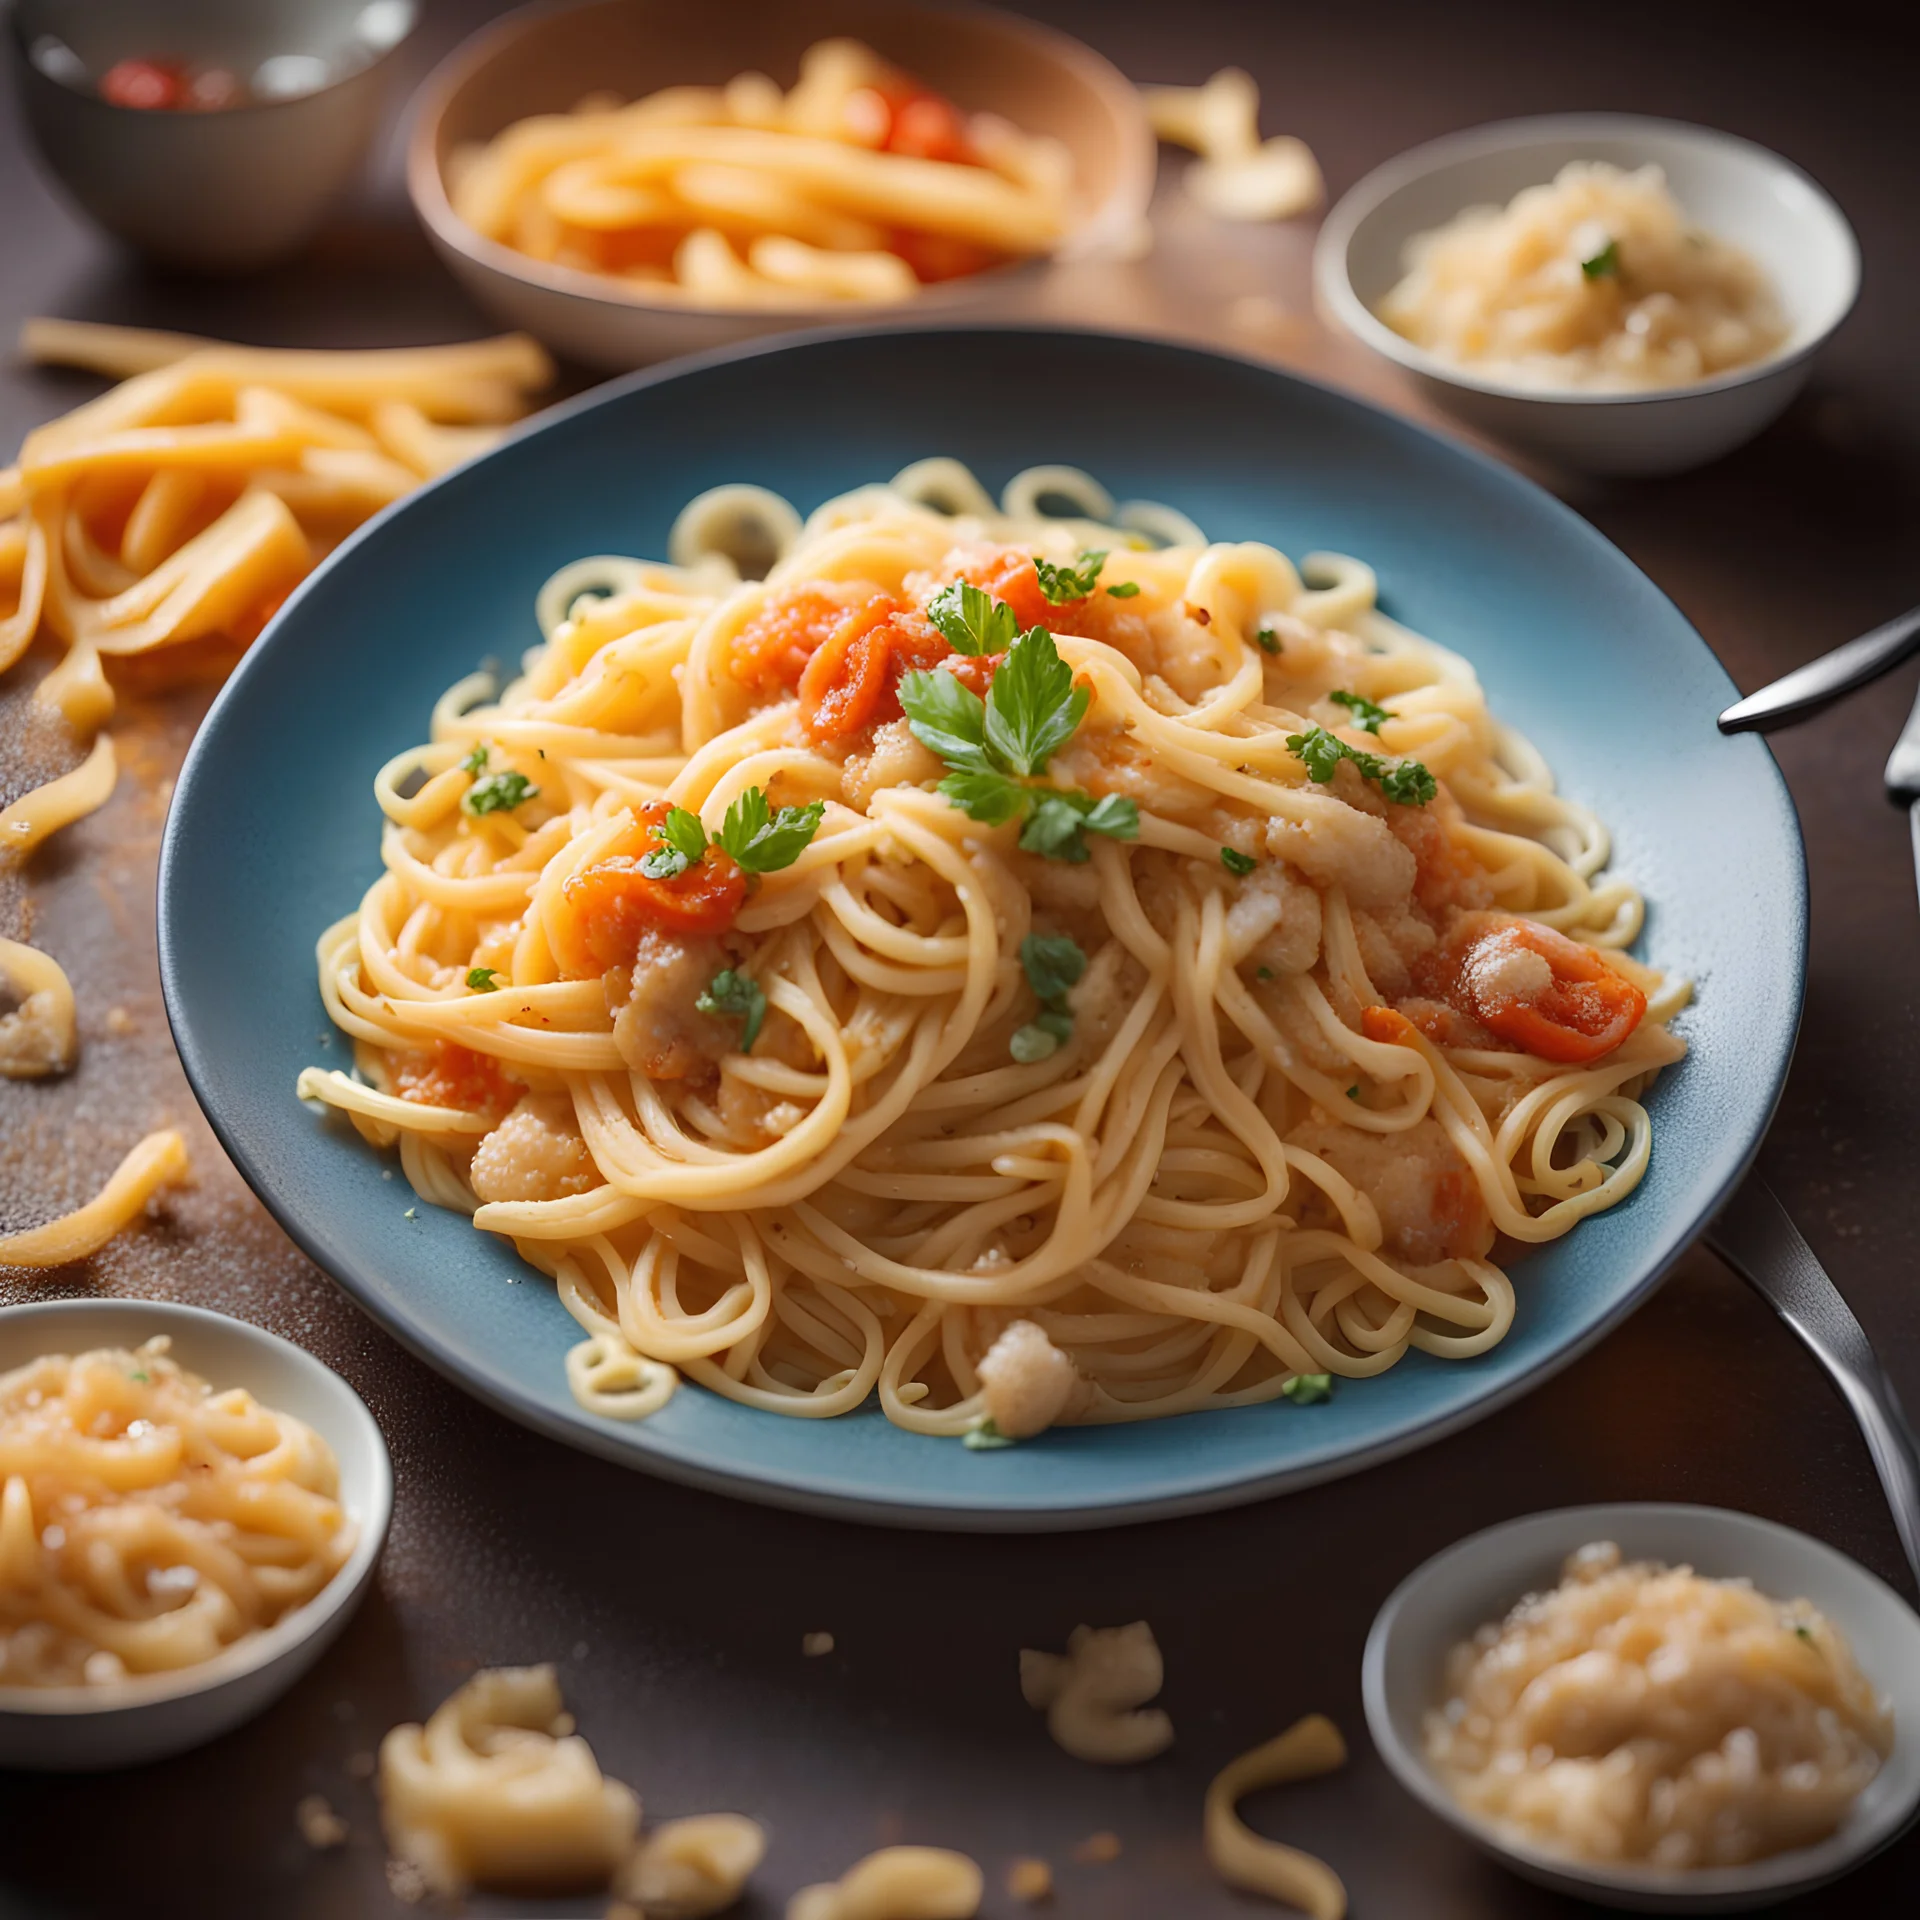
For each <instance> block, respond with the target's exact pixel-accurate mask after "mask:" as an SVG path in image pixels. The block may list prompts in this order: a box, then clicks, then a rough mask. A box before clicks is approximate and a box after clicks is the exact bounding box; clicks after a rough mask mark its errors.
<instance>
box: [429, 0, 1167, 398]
mask: <svg viewBox="0 0 1920 1920" xmlns="http://www.w3.org/2000/svg"><path fill="white" fill-rule="evenodd" d="M869 96H871V98H869ZM949 103H951V107H949ZM583 107H584V108H585V111H577V110H579V109H582V108H583ZM850 109H851V112H850V111H849V110H850ZM955 110H957V111H955ZM956 160H963V161H965V162H966V164H952V163H953V162H955V161H956ZM550 163H551V164H550ZM1154 164H1155V161H1154V143H1153V135H1152V133H1151V131H1150V129H1149V128H1148V125H1147V121H1146V116H1145V114H1144V112H1143V110H1142V108H1141V106H1140V103H1139V100H1138V97H1137V95H1136V94H1135V92H1134V90H1133V88H1132V87H1130V86H1129V85H1128V83H1127V82H1126V81H1125V80H1124V79H1123V78H1122V77H1121V75H1120V74H1119V73H1117V72H1116V71H1115V70H1114V69H1113V68H1112V67H1111V66H1109V65H1108V63H1107V62H1106V61H1104V60H1103V59H1101V58H1100V56H1099V55H1097V54H1095V53H1094V52H1093V51H1092V50H1091V49H1089V48H1087V47H1084V46H1082V45H1080V44H1079V43H1078V42H1077V41H1073V40H1069V39H1068V38H1066V37H1065V36H1064V35H1061V34H1058V33H1055V32H1053V31H1051V30H1050V29H1047V28H1044V27H1040V26H1037V25H1034V24H1032V23H1030V22H1028V21H1024V20H1019V19H1016V18H1014V17H1012V16H1011V15H1006V14H1000V13H995V12H992V11H989V10H987V9H984V8H974V9H969V10H967V11H965V12H948V11H945V10H944V9H936V8H933V7H922V6H917V5H888V4H879V3H878V0H865V3H863V4H855V5H851V6H837V7H830V6H825V5H818V4H809V3H808V0H793V3H792V4H764V3H763V4H759V5H754V6H750V7H730V8H726V9H715V10H711V11H710V12H699V11H695V10H691V9H686V8H680V7H670V6H667V5H664V4H661V3H660V0H592V3H591V4H588V5H584V6H578V7H572V8H567V9H563V10H560V11H552V10H548V9H544V8H543V9H530V10H527V11H525V12H522V13H519V14H514V15H510V16H509V17H508V18H507V19H505V20H503V21H500V22H497V23H496V24H495V25H494V26H492V27H490V28H488V29H486V30H485V31H484V32H482V33H480V34H478V35H476V36H475V37H474V39H472V40H471V41H469V42H468V43H467V44H466V45H465V46H463V47H461V48H460V49H458V50H457V51H456V52H455V53H454V54H453V55H452V56H451V57H450V58H449V59H448V60H446V61H445V62H443V63H442V65H441V66H440V67H439V68H438V69H437V70H436V72H435V73H434V74H433V75H432V76H431V77H430V78H429V79H428V81H427V83H426V85H425V87H424V88H423V89H422V92H421V96H420V100H419V103H418V106H417V109H416V118H415V122H414V128H413V133H412V137H411V142H410V146H409V152H408V185H409V190H410V192H411V194H412V196H413V201H414V206H415V209H416V211H417V212H418V213H419V215H420V217H421V219H422V221H423V222H424V223H425V225H426V228H427V231H428V234H429V236H430V237H431V238H432V240H433V243H434V245H435V246H436V247H437V248H438V249H439V251H440V252H441V254H442V256H443V257H444V258H445V259H446V261H447V263H448V264H449V266H451V267H452V268H453V270H454V272H455V273H456V274H458V275H459V276H460V277H461V278H462V279H463V280H464V281H465V282H466V283H467V285H468V287H469V288H470V289H471V290H472V292H473V293H474V294H475V296H476V297H477V298H479V299H480V300H481V301H482V302H483V303H484V304H486V305H487V306H488V307H490V308H491V309H492V310H493V311H494V312H496V313H502V314H513V315H515V316H517V320H516V324H521V325H525V326H526V327H527V328H528V329H529V330H530V331H532V332H534V333H537V334H539V335H540V336H541V337H542V338H543V339H545V340H547V341H548V342H549V344H551V345H553V346H555V347H558V348H559V349H561V350H562V351H563V352H566V353H569V354H571V355H573V356H574V357H575V358H577V359H580V360H584V361H587V362H588V363H590V364H593V365H597V366H603V367H630V366H635V365H639V364H641V363H642V362H644V361H647V360H652V359H658V358H661V357H663V356H665V355H668V354H675V353H684V352H689V351H696V350H698V349H701V348H704V347H711V346H715V345H719V344H723V343H725V342H727V341H731V340H738V339H743V338H745V337H747V336H748V335H750V334H753V333H762V332H768V331H772V330H774V329H776V328H780V327H790V326H794V325H798V324H802V323H804V322H806V321H807V320H810V319H822V318H831V317H836V316H842V315H844V316H849V317H859V318H878V317H885V316H899V317H906V316H909V315H912V316H918V315H920V314H922V313H924V312H926V311H927V310H929V309H934V310H941V311H951V310H953V309H955V308H960V307H979V306H987V305H989V304H991V305H993V306H994V307H996V309H998V310H1003V311H1004V310H1005V309H1006V308H1007V307H1008V306H1009V305H1010V304H1014V303H1017V302H1018V301H1020V300H1021V299H1023V298H1027V297H1030V296H1031V295H1032V293H1033V291H1034V290H1035V288H1036V287H1037V286H1038V284H1039V276H1040V275H1041V274H1043V273H1044V271H1045V268H1046V263H1047V260H1048V259H1049V258H1051V257H1053V256H1056V255H1058V256H1061V257H1073V256H1078V255H1081V254H1086V253H1090V252H1096V251H1099V250H1101V249H1102V248H1105V247H1109V246H1115V247H1117V246H1120V245H1123V244H1124V243H1126V242H1127V241H1128V240H1130V239H1131V237H1132V236H1133V235H1134V234H1135V232H1136V230H1137V228H1138V226H1139V224H1140V222H1141V221H1142V220H1143V219H1144V217H1145V213H1146V206H1147V201H1148V199H1149V197H1150V195H1151V192H1152V187H1153V178H1154Z"/></svg>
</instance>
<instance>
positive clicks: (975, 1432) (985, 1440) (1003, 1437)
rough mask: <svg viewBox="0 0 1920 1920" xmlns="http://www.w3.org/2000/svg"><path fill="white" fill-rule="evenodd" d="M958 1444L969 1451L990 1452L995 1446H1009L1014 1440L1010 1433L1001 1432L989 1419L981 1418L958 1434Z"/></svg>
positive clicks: (1013, 1443)
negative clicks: (977, 1423)
mask: <svg viewBox="0 0 1920 1920" xmlns="http://www.w3.org/2000/svg"><path fill="white" fill-rule="evenodd" d="M960 1444H961V1445H962V1446H963V1447H965V1448H966V1449H967V1450H968V1451H969V1452H971V1453H991V1452H992V1451H993V1449H994V1448H996V1447H1011V1446H1013V1445H1015V1444H1016V1442H1015V1440H1014V1438H1013V1435H1012V1434H1010V1433H1002V1432H1001V1431H1000V1429H999V1428H998V1427H996V1426H995V1425H994V1424H993V1422H992V1421H991V1420H982V1421H981V1422H980V1424H979V1425H978V1426H977V1427H969V1428H968V1429H967V1430H966V1432H965V1433H963V1434H962V1435H961V1436H960Z"/></svg>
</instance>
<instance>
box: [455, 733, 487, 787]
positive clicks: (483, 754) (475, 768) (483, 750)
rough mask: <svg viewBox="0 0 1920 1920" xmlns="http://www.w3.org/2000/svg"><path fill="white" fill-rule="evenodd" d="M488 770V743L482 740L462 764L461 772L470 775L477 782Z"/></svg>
mask: <svg viewBox="0 0 1920 1920" xmlns="http://www.w3.org/2000/svg"><path fill="white" fill-rule="evenodd" d="M486 770H487V743H486V742H485V741H484V740H482V741H481V742H479V744H478V745H476V746H475V747H474V748H473V750H472V752H470V753H469V754H468V755H467V757H466V758H465V759H464V760H462V761H461V762H460V771H461V772H462V773H470V774H472V775H473V777H474V778H475V779H476V780H477V779H479V777H480V776H481V775H482V774H483V773H485V772H486Z"/></svg>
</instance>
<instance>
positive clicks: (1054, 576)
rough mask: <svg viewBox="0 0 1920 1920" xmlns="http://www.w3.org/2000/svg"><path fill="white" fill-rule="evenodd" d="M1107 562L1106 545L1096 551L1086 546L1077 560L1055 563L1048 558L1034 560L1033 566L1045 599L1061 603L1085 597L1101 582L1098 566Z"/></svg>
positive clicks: (1060, 605)
mask: <svg viewBox="0 0 1920 1920" xmlns="http://www.w3.org/2000/svg"><path fill="white" fill-rule="evenodd" d="M1106 564H1107V550H1106V548H1104V547H1102V548H1100V549H1099V550H1098V551H1095V550H1094V549H1092V548H1089V549H1088V550H1087V551H1086V552H1084V553H1082V554H1081V556H1080V558H1079V561H1078V562H1077V563H1075V562H1072V561H1063V562H1061V563H1059V564H1058V565H1056V564H1055V563H1054V562H1053V561H1051V560H1035V561H1034V563H1033V570H1034V572H1035V573H1036V574H1038V575H1039V577H1040V591H1041V592H1042V593H1044V594H1045V595H1046V596H1047V600H1048V603H1049V604H1050V605H1052V606H1056V607H1064V606H1066V605H1068V604H1069V603H1070V602H1072V601H1075V600H1084V599H1085V598H1086V597H1087V595H1088V594H1090V593H1091V592H1092V591H1093V590H1094V588H1095V587H1097V586H1098V585H1099V584H1100V569H1101V568H1102V567H1104V566H1105V565H1106Z"/></svg>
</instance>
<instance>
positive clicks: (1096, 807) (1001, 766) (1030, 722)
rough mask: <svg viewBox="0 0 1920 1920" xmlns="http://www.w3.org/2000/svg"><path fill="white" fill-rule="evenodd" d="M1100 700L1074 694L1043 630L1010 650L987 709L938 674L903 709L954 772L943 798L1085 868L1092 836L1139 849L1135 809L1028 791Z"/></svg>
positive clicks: (906, 680)
mask: <svg viewBox="0 0 1920 1920" xmlns="http://www.w3.org/2000/svg"><path fill="white" fill-rule="evenodd" d="M995 604H996V605H1004V602H996V603H995ZM1092 697H1093V696H1092V694H1091V693H1090V692H1089V691H1088V690H1087V689H1086V688H1085V687H1076V686H1075V685H1074V683H1073V669H1072V668H1071V667H1069V666H1068V665H1067V663H1066V662H1065V661H1064V660H1062V659H1061V658H1060V652H1059V649H1058V648H1057V647H1056V646H1055V645H1054V643H1053V635H1052V634H1050V633H1049V632H1048V631H1047V630H1046V628H1045V627H1029V628H1028V629H1027V631H1026V632H1025V633H1023V634H1020V635H1019V636H1018V637H1017V638H1016V639H1015V640H1013V641H1012V643H1011V644H1010V645H1009V646H1008V648H1007V655H1006V659H1005V660H1004V662H1003V663H1002V664H1001V667H1000V670H999V671H998V672H997V673H996V674H995V675H994V676H993V685H992V687H991V689H990V690H989V691H988V693H987V697H986V698H985V699H984V700H983V699H981V697H980V696H979V695H978V694H977V693H975V692H974V691H973V690H972V689H971V688H970V687H963V686H962V685H961V684H960V682H959V681H958V680H957V679H955V678H954V676H953V675H952V674H950V673H947V672H944V671H942V670H941V669H939V668H923V669H918V670H916V671H914V672H912V673H906V674H902V675H901V678H900V706H901V710H902V711H903V712H904V713H905V714H906V716H907V725H908V726H909V727H910V728H911V729H912V732H913V736H914V738H915V739H916V740H918V741H919V742H920V744H921V745H922V746H923V747H926V748H927V749H928V750H929V751H930V752H933V753H937V754H938V755H939V756H940V758H941V759H942V760H944V761H945V762H946V763H947V765H948V766H949V767H950V768H951V769H952V771H951V772H950V773H948V774H947V775H946V777H945V778H944V779H943V780H942V781H941V782H940V788H939V791H940V792H941V794H942V795H944V796H945V798H946V799H948V800H949V801H951V802H952V804H953V805H954V806H956V807H958V808H959V809H960V811H961V812H962V813H964V814H965V815H966V816H967V817H968V818H969V819H970V820H978V821H980V822H982V823H983V824H984V825H986V826H991V827H1000V826H1005V825H1007V824H1008V822H1010V821H1013V820H1019V821H1022V822H1023V823H1024V826H1023V830H1022V832H1021V835H1020V845H1021V847H1022V848H1023V849H1024V850H1025V851H1026V852H1028V853H1040V854H1045V855H1046V856H1048V857H1049V858H1051V859H1055V860H1072V861H1079V860H1085V859H1086V858H1087V847H1086V839H1085V836H1086V835H1087V834H1088V833H1103V834H1105V835H1107V836H1108V838H1110V839H1114V840H1132V839H1136V838H1138V836H1139V832H1140V810H1139V808H1138V807H1137V806H1135V804H1134V803H1133V801H1131V800H1127V799H1123V798H1120V797H1119V796H1117V795H1109V796H1107V797H1106V798H1104V799H1100V800H1095V799H1094V798H1093V797H1092V796H1091V795H1089V794H1084V793H1078V792H1073V791H1069V790H1064V789H1061V788H1053V787H1036V786H1031V785H1028V784H1026V783H1027V782H1028V781H1030V780H1033V779H1035V778H1037V777H1038V776H1040V775H1042V774H1044V773H1045V772H1046V767H1047V762H1048V761H1049V760H1050V759H1051V758H1052V757H1053V755H1054V754H1055V753H1056V752H1057V751H1058V750H1059V749H1060V748H1061V747H1062V746H1064V745H1065V744H1066V743H1067V741H1068V740H1070V739H1071V738H1072V737H1073V732H1074V729H1075V728H1076V727H1078V726H1079V724H1080V722H1081V720H1082V719H1083V718H1084V717H1085V715H1086V711H1087V706H1088V704H1089V702H1090V701H1091V700H1092Z"/></svg>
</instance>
